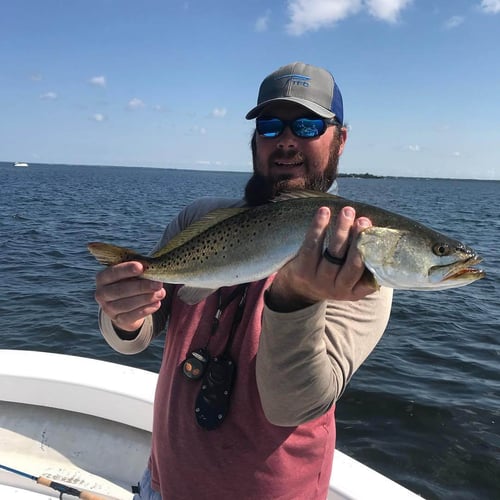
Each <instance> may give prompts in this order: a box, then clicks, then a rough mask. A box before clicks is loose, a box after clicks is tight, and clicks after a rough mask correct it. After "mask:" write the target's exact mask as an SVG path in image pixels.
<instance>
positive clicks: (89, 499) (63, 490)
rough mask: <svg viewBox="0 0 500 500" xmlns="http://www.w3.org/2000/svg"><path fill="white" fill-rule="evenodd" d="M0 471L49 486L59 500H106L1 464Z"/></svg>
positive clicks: (89, 492) (88, 492)
mask: <svg viewBox="0 0 500 500" xmlns="http://www.w3.org/2000/svg"><path fill="white" fill-rule="evenodd" d="M0 469H4V470H6V471H8V472H12V473H13V474H17V475H18V476H22V477H26V478H28V479H31V480H32V481H36V482H37V483H38V484H42V485H43V486H48V487H49V488H52V489H53V490H56V491H58V492H59V498H60V499H61V500H62V497H63V495H72V496H74V497H77V498H82V499H83V500H105V498H104V497H102V496H100V495H97V494H95V493H92V492H91V491H85V490H83V491H82V490H77V489H76V488H72V487H71V486H66V485H65V484H61V483H57V482H55V481H51V480H50V479H48V478H47V477H43V476H39V477H36V476H32V475H31V474H26V472H22V471H20V470H17V469H13V468H12V467H7V466H6V465H2V464H0Z"/></svg>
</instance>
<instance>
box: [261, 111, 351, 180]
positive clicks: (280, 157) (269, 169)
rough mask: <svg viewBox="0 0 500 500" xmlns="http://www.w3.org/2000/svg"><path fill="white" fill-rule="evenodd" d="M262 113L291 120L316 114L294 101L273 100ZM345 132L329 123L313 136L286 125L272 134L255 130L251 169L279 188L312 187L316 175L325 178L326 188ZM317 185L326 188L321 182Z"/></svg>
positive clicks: (333, 171)
mask: <svg viewBox="0 0 500 500" xmlns="http://www.w3.org/2000/svg"><path fill="white" fill-rule="evenodd" d="M261 116H266V117H277V118H281V119H283V120H293V119H295V118H301V117H315V115H314V114H313V113H311V111H309V110H307V109H306V108H303V107H302V106H300V105H298V104H294V103H276V104H273V105H270V106H268V107H267V108H265V110H264V112H263V113H261ZM346 137H347V134H346V132H345V129H342V131H341V133H340V134H339V131H338V129H337V127H335V126H328V127H327V129H326V132H325V133H324V134H323V135H320V136H318V137H314V138H310V139H308V138H301V137H297V136H295V135H294V134H293V133H292V131H291V130H290V128H289V127H286V128H285V130H284V131H283V132H282V134H281V135H279V136H278V137H274V138H269V137H263V136H260V135H259V134H256V137H255V141H256V142H255V154H254V173H255V174H258V175H259V176H260V177H264V178H266V179H267V180H268V181H271V182H272V183H273V184H274V185H276V184H277V183H279V184H280V188H281V189H311V188H313V187H315V186H316V184H318V179H323V180H324V179H325V178H326V179H327V180H326V183H327V184H328V186H326V189H328V187H329V186H330V185H331V183H332V182H333V180H334V179H335V177H336V176H337V164H338V158H339V156H340V155H341V154H342V151H343V150H344V144H345V141H346ZM319 188H320V189H323V190H326V189H325V187H324V186H320V187H319Z"/></svg>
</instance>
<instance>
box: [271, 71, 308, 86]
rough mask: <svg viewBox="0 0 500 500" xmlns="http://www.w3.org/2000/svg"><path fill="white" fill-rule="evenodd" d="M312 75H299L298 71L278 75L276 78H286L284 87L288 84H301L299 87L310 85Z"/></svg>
mask: <svg viewBox="0 0 500 500" xmlns="http://www.w3.org/2000/svg"><path fill="white" fill-rule="evenodd" d="M310 79H311V77H309V76H305V75H298V74H297V73H291V74H289V75H282V76H278V77H277V78H276V80H286V81H285V82H284V84H283V87H286V86H287V85H288V86H290V87H291V86H299V87H309V80H310Z"/></svg>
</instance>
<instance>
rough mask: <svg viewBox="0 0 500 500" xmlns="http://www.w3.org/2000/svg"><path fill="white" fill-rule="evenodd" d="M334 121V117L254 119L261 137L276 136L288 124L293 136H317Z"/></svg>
mask: <svg viewBox="0 0 500 500" xmlns="http://www.w3.org/2000/svg"><path fill="white" fill-rule="evenodd" d="M335 123H337V121H336V120H335V118H295V120H282V119H281V118H273V117H259V118H257V120H256V121H255V125H256V129H257V133H258V134H259V135H261V136H262V137H278V136H280V135H281V134H282V133H283V130H285V127H287V126H288V127H290V130H291V131H292V133H293V134H294V135H295V136H297V137H301V138H311V137H319V136H320V135H323V134H324V133H325V131H326V128H327V126H328V125H333V124H335Z"/></svg>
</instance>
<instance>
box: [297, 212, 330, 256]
mask: <svg viewBox="0 0 500 500" xmlns="http://www.w3.org/2000/svg"><path fill="white" fill-rule="evenodd" d="M329 222H330V209H329V208H328V207H321V208H320V209H319V210H318V211H317V212H316V214H315V216H314V218H313V220H312V222H311V225H310V226H309V229H308V230H307V233H306V236H305V238H304V241H303V243H302V246H301V247H300V250H299V253H298V255H297V257H298V258H299V259H301V260H302V261H304V262H306V263H308V264H309V265H310V263H311V261H312V260H311V259H316V260H318V259H319V258H320V257H321V251H322V248H323V240H324V238H325V231H326V229H327V227H328V223H329Z"/></svg>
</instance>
